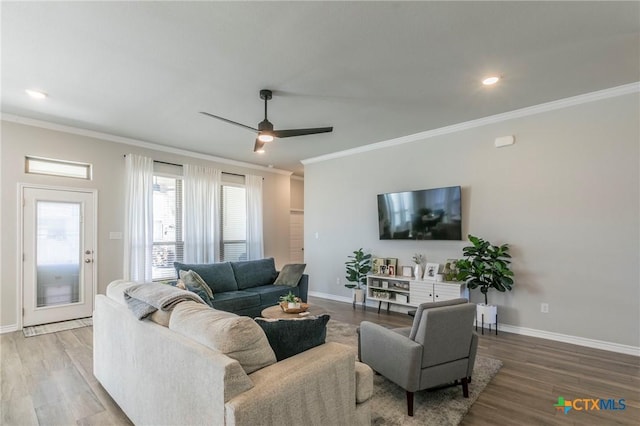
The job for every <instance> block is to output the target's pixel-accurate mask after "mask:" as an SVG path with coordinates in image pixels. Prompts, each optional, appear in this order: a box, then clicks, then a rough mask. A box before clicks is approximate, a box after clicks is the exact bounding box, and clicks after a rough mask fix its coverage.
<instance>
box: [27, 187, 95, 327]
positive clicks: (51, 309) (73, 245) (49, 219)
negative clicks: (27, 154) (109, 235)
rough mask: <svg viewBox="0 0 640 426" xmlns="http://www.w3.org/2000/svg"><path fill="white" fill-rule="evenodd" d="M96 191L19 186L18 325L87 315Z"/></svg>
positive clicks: (92, 273) (91, 284) (90, 297)
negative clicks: (19, 269)
mask: <svg viewBox="0 0 640 426" xmlns="http://www.w3.org/2000/svg"><path fill="white" fill-rule="evenodd" d="M96 199H97V193H96V191H95V190H75V189H64V188H50V187H34V186H23V187H22V200H23V203H22V290H23V292H22V308H23V322H22V325H23V326H24V327H26V326H32V325H38V324H46V323H51V322H59V321H66V320H70V319H76V318H85V317H90V316H91V315H92V312H93V299H94V296H95V282H96V264H95V258H96V253H95V245H96V201H97V200H96Z"/></svg>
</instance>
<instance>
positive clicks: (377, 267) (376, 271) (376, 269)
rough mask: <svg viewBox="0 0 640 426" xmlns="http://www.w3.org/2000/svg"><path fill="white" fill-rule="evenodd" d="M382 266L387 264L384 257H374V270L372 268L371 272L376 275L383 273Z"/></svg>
mask: <svg viewBox="0 0 640 426" xmlns="http://www.w3.org/2000/svg"><path fill="white" fill-rule="evenodd" d="M382 266H385V264H384V259H383V258H381V257H374V258H373V262H372V270H371V272H372V273H373V274H374V275H377V274H381V273H382V271H381V270H380V268H381V267H382Z"/></svg>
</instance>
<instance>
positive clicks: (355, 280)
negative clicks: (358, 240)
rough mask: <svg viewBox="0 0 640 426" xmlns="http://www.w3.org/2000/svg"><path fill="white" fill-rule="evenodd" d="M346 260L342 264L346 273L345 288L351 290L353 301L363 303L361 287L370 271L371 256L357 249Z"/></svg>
mask: <svg viewBox="0 0 640 426" xmlns="http://www.w3.org/2000/svg"><path fill="white" fill-rule="evenodd" d="M348 259H349V260H347V261H346V262H345V263H344V264H345V265H346V271H347V276H346V278H347V282H348V284H345V287H347V288H351V289H353V294H354V301H355V302H362V301H364V290H363V289H362V286H363V285H365V284H366V282H367V274H368V273H369V272H370V271H371V254H370V253H366V254H365V252H364V251H363V250H362V248H359V249H358V250H355V251H354V252H353V255H351V256H348Z"/></svg>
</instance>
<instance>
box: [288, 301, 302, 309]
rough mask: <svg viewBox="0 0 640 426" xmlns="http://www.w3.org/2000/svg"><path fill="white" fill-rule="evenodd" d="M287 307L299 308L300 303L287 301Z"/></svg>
mask: <svg viewBox="0 0 640 426" xmlns="http://www.w3.org/2000/svg"><path fill="white" fill-rule="evenodd" d="M287 308H289V309H300V303H298V302H289V303H288V304H287Z"/></svg>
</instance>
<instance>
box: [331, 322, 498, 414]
mask: <svg viewBox="0 0 640 426" xmlns="http://www.w3.org/2000/svg"><path fill="white" fill-rule="evenodd" d="M327 341H329V342H338V343H343V344H345V345H348V346H350V347H352V348H353V351H354V356H357V353H358V337H357V334H356V326H354V325H351V324H346V323H343V322H339V321H334V320H330V321H329V324H328V326H327ZM501 367H502V361H499V360H497V359H492V358H487V357H482V356H477V357H476V363H475V366H474V368H473V379H472V381H471V383H470V384H469V398H464V397H463V396H462V386H452V387H447V388H442V389H438V390H428V391H420V392H416V393H415V395H414V403H413V407H414V412H413V417H409V416H407V399H406V394H405V391H404V389H402V388H401V387H399V386H398V385H396V384H394V383H393V382H391V381H389V380H387V379H385V378H384V377H382V376H374V378H373V398H372V400H371V424H372V425H385V426H395V425H434V426H435V425H438V426H442V425H457V424H459V423H460V422H461V421H462V419H463V418H464V416H465V414H466V413H467V412H468V411H469V408H471V405H472V404H473V403H474V402H475V400H476V399H478V396H480V393H481V392H482V391H483V390H484V388H485V387H486V386H487V384H489V382H490V381H491V379H492V378H493V377H494V376H495V375H496V374H497V373H498V370H500V368H501Z"/></svg>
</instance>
